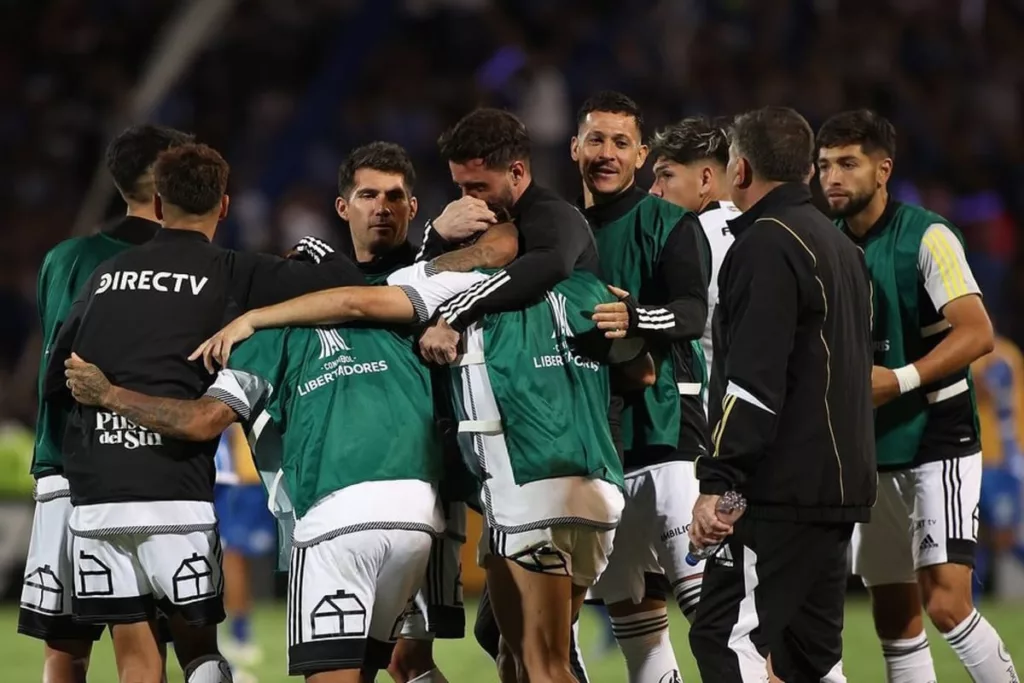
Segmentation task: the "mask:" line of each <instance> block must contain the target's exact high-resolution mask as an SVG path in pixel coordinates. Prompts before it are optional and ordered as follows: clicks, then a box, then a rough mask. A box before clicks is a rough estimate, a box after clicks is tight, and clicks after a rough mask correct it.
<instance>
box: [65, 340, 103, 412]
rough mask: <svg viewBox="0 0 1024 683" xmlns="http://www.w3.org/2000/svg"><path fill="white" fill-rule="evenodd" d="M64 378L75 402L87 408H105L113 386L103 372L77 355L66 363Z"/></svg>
mask: <svg viewBox="0 0 1024 683" xmlns="http://www.w3.org/2000/svg"><path fill="white" fill-rule="evenodd" d="M64 368H65V370H64V376H65V377H67V386H68V388H69V389H70V390H71V395H72V396H74V397H75V400H76V401H78V402H79V403H81V404H82V405H86V406H104V405H105V401H106V400H107V398H108V397H109V396H110V391H111V386H110V381H109V380H108V379H107V377H106V375H104V374H103V371H102V370H100V369H99V368H98V367H96V366H95V365H93V364H92V363H87V362H86V361H84V360H82V358H81V357H79V355H78V354H77V353H72V354H71V358H68V359H67V360H66V361H64Z"/></svg>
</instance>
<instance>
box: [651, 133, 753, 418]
mask: <svg viewBox="0 0 1024 683" xmlns="http://www.w3.org/2000/svg"><path fill="white" fill-rule="evenodd" d="M650 147H651V154H650V156H651V158H652V159H654V184H653V185H651V194H653V195H654V196H655V197H661V198H662V199H664V200H665V201H667V202H671V203H672V204H675V205H676V206H681V207H683V208H684V209H688V210H690V211H693V212H694V213H696V214H697V215H698V217H699V218H700V225H701V227H702V228H704V235H705V236H706V237H707V238H708V246H710V248H711V279H710V282H709V284H708V321H707V324H706V325H705V327H704V336H703V337H701V346H702V347H703V348H704V360H705V362H706V363H707V367H708V368H709V370H708V374H709V375H710V368H711V363H712V361H713V358H714V349H713V348H712V343H711V319H712V317H714V313H715V304H716V303H717V302H718V272H719V270H721V268H722V260H723V259H724V258H725V254H726V252H728V251H729V247H730V246H732V242H733V237H732V231H731V230H729V221H731V220H732V219H734V218H736V217H738V216H739V215H740V210H739V209H737V208H736V205H735V204H733V203H732V200H730V199H729V186H728V184H727V182H726V175H725V167H726V166H727V165H728V163H729V137H728V135H727V134H726V131H725V128H724V122H722V125H720V124H719V122H716V121H712V120H710V119H708V118H707V117H704V116H691V117H688V118H685V119H683V120H682V121H680V122H679V123H674V124H672V125H670V126H666V127H665V128H664V129H662V130H660V131H658V132H657V133H655V135H654V138H653V139H652V140H651V144H650ZM704 410H705V412H707V393H706V392H705V394H704Z"/></svg>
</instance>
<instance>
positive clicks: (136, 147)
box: [106, 124, 195, 202]
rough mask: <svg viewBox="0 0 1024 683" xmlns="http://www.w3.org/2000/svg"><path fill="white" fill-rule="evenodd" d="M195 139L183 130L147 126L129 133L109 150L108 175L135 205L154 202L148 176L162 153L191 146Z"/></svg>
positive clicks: (117, 138) (123, 133)
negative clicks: (174, 148) (181, 146)
mask: <svg viewBox="0 0 1024 683" xmlns="http://www.w3.org/2000/svg"><path fill="white" fill-rule="evenodd" d="M194 139H195V137H194V136H192V135H190V134H189V133H183V132H181V131H180V130H174V129H173V128H166V127H164V126H154V125H151V124H144V125H141V126H132V127H131V128H128V129H126V130H125V131H123V132H122V133H121V134H120V135H118V136H117V137H116V138H114V139H113V140H111V141H110V144H109V145H108V146H107V153H106V161H107V171H109V172H110V175H111V177H112V178H113V179H114V185H116V186H117V189H118V191H119V192H120V193H121V195H122V196H123V197H124V198H125V199H127V200H131V201H134V202H149V201H152V200H153V181H152V178H151V177H150V175H149V172H150V169H151V168H152V166H153V164H154V163H155V162H156V158H157V156H158V155H159V154H160V152H163V151H164V150H166V149H171V148H172V147H177V146H179V145H184V144H187V143H189V142H192V141H193V140H194Z"/></svg>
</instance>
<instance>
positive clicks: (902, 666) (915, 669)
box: [882, 631, 937, 683]
mask: <svg viewBox="0 0 1024 683" xmlns="http://www.w3.org/2000/svg"><path fill="white" fill-rule="evenodd" d="M882 657H884V658H885V680H886V683H935V681H936V680H937V677H936V675H935V664H934V663H933V662H932V651H931V650H929V649H928V636H926V635H925V633H924V631H921V633H920V635H918V636H916V637H914V638H905V639H903V640H883V641H882Z"/></svg>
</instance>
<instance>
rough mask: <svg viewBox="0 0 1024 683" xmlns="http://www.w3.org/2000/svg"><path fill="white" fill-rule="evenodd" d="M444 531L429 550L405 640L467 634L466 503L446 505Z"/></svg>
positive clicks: (453, 637)
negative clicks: (464, 591) (464, 573)
mask: <svg viewBox="0 0 1024 683" xmlns="http://www.w3.org/2000/svg"><path fill="white" fill-rule="evenodd" d="M444 507H445V524H446V528H445V532H444V535H443V536H441V537H439V538H435V539H434V540H433V545H432V546H431V548H430V560H429V561H428V562H427V574H426V578H425V579H424V580H423V586H422V587H421V588H420V589H419V591H417V592H416V596H415V597H414V598H413V600H412V602H411V603H409V609H408V611H407V612H406V615H405V623H404V624H403V625H402V636H401V637H402V638H408V639H411V640H433V639H434V638H443V639H450V640H457V639H459V638H462V637H464V636H465V635H466V608H465V606H464V605H463V602H462V546H463V545H465V544H466V504H465V503H448V504H446V505H445V506H444Z"/></svg>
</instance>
